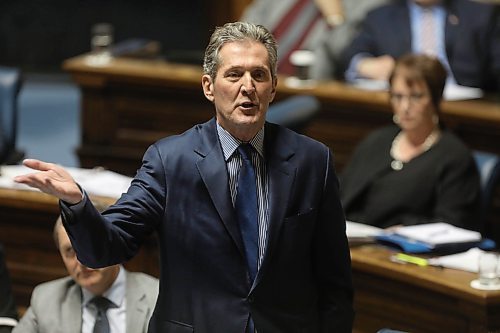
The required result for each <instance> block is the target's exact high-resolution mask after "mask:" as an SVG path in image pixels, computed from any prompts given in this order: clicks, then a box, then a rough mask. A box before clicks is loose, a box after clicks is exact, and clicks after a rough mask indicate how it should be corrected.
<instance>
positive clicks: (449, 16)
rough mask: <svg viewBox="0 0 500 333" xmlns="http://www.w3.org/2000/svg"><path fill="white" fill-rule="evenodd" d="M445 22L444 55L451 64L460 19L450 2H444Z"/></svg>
mask: <svg viewBox="0 0 500 333" xmlns="http://www.w3.org/2000/svg"><path fill="white" fill-rule="evenodd" d="M445 11H446V13H445V15H446V17H445V23H444V26H445V28H444V43H445V45H444V47H445V50H446V57H447V58H448V63H449V65H450V66H451V64H452V61H451V59H453V47H454V45H455V44H456V40H457V34H458V33H459V32H458V30H459V26H460V19H459V15H458V13H457V11H456V9H455V8H454V6H453V3H452V2H449V3H446V5H445Z"/></svg>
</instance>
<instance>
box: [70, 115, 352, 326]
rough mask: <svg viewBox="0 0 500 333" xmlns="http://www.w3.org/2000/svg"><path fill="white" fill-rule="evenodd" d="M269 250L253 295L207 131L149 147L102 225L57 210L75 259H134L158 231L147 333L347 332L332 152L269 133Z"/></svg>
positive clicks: (84, 208)
mask: <svg viewBox="0 0 500 333" xmlns="http://www.w3.org/2000/svg"><path fill="white" fill-rule="evenodd" d="M265 154H266V156H265V158H266V169H267V173H268V179H269V181H268V186H269V229H268V244H267V248H266V251H265V257H264V260H263V263H262V266H261V268H260V270H259V272H258V274H257V276H256V279H255V281H254V283H253V285H250V283H249V279H248V274H247V268H246V267H247V266H246V263H245V260H244V250H243V243H242V240H241V236H240V232H239V228H238V225H237V223H236V217H235V212H234V209H233V206H232V202H231V196H230V192H229V185H228V174H227V169H226V163H225V161H224V158H223V153H222V148H221V146H220V143H219V140H218V137H217V132H216V122H215V120H214V119H212V120H211V121H209V122H207V123H205V124H202V125H197V126H195V127H193V128H192V129H190V130H188V131H187V132H185V133H183V134H181V135H178V136H173V137H169V138H165V139H163V140H161V141H159V142H157V143H155V144H153V145H152V146H151V147H150V148H149V149H148V150H147V152H146V154H145V155H144V159H143V165H142V167H141V168H140V170H139V171H138V173H137V175H136V177H135V179H134V180H133V182H132V185H131V186H130V188H129V190H128V192H127V193H126V194H124V195H123V196H122V197H121V198H120V199H119V200H118V202H117V204H116V205H114V206H112V207H111V208H110V209H108V210H107V211H106V212H105V213H104V214H103V217H101V216H100V215H99V214H98V213H97V212H96V210H95V209H94V208H93V207H92V206H91V204H90V202H89V200H88V199H85V200H84V201H83V202H82V203H80V204H78V205H75V206H72V207H65V206H64V205H62V207H63V215H64V220H65V225H66V227H67V229H68V230H69V234H70V237H71V240H72V243H73V245H74V247H75V249H76V252H77V254H78V258H79V260H80V261H82V262H83V263H84V264H86V265H89V266H91V267H101V266H106V265H110V264H113V263H117V262H122V261H125V260H127V259H129V258H131V257H132V256H133V255H134V254H135V253H136V252H137V250H138V248H139V246H140V244H141V242H142V240H143V239H144V238H145V236H146V235H148V234H149V233H151V232H153V231H156V232H157V234H158V237H159V244H160V256H161V259H160V265H161V276H160V294H159V297H158V302H157V306H156V310H155V313H154V314H153V318H152V319H151V323H150V332H197V333H205V332H207V333H208V332H213V333H220V332H224V333H226V332H227V333H232V332H235V333H242V332H244V329H245V325H246V322H247V319H248V315H249V314H251V315H252V318H253V320H254V323H255V327H256V328H257V330H258V332H259V333H267V332H269V333H271V332H272V333H278V332H283V333H293V332H351V329H352V320H353V309H352V292H353V291H352V285H351V271H350V255H349V248H348V244H347V239H346V235H345V219H344V215H343V211H342V207H341V204H340V199H339V194H338V181H337V177H336V175H335V171H334V168H333V161H332V155H331V152H330V150H329V149H328V148H327V147H326V146H325V145H323V144H320V143H318V142H317V141H314V140H312V139H310V138H307V137H305V136H301V135H298V134H296V133H294V132H292V131H290V130H288V129H285V128H283V127H280V126H277V125H273V124H269V123H266V127H265Z"/></svg>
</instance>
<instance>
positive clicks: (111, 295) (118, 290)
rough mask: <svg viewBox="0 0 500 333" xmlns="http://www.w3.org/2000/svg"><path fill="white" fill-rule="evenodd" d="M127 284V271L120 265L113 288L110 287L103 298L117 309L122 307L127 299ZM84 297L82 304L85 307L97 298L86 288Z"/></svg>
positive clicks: (83, 291)
mask: <svg viewBox="0 0 500 333" xmlns="http://www.w3.org/2000/svg"><path fill="white" fill-rule="evenodd" d="M126 283H127V276H126V275H125V269H124V268H123V266H121V265H120V271H119V272H118V276H117V277H116V279H115V281H114V282H113V284H112V285H111V287H109V289H108V290H106V291H105V292H104V293H103V294H102V296H103V297H106V298H107V299H109V300H110V301H111V302H113V304H115V305H116V306H117V307H120V306H121V304H122V302H123V300H124V299H125V290H126ZM82 295H83V302H82V304H83V306H87V305H88V303H89V302H90V301H91V300H92V298H94V297H95V296H96V295H94V294H92V293H91V292H90V291H88V290H87V289H85V288H82Z"/></svg>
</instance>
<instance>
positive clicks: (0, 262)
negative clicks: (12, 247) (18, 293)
mask: <svg viewBox="0 0 500 333" xmlns="http://www.w3.org/2000/svg"><path fill="white" fill-rule="evenodd" d="M16 324H17V309H16V304H15V302H14V296H13V295H12V290H11V286H10V278H9V272H8V271H7V266H6V265H5V257H4V252H3V246H2V245H1V244H0V333H9V332H11V331H12V328H13V327H14V326H16Z"/></svg>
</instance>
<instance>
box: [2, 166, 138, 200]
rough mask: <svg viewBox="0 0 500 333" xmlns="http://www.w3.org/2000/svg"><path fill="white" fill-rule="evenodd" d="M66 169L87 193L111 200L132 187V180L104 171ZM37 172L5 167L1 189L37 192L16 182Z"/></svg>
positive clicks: (24, 168) (23, 168)
mask: <svg viewBox="0 0 500 333" xmlns="http://www.w3.org/2000/svg"><path fill="white" fill-rule="evenodd" d="M65 169H66V170H67V171H68V172H69V173H70V174H71V176H72V177H73V178H74V179H75V181H76V182H77V183H79V184H80V185H81V186H82V187H83V188H84V189H85V190H86V191H87V193H89V194H91V195H98V196H103V197H109V198H119V197H120V196H121V194H122V193H124V192H126V191H127V189H128V187H129V186H130V182H131V181H132V178H130V177H126V176H123V175H120V174H118V173H116V172H113V171H109V170H104V169H99V168H96V169H81V168H69V167H65ZM33 172H35V171H34V170H33V169H30V168H28V167H25V166H23V165H4V166H1V169H0V187H3V188H10V189H18V190H36V189H33V188H31V187H29V186H27V185H24V184H19V183H16V182H14V180H13V178H14V177H15V176H18V175H23V174H28V173H33Z"/></svg>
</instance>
